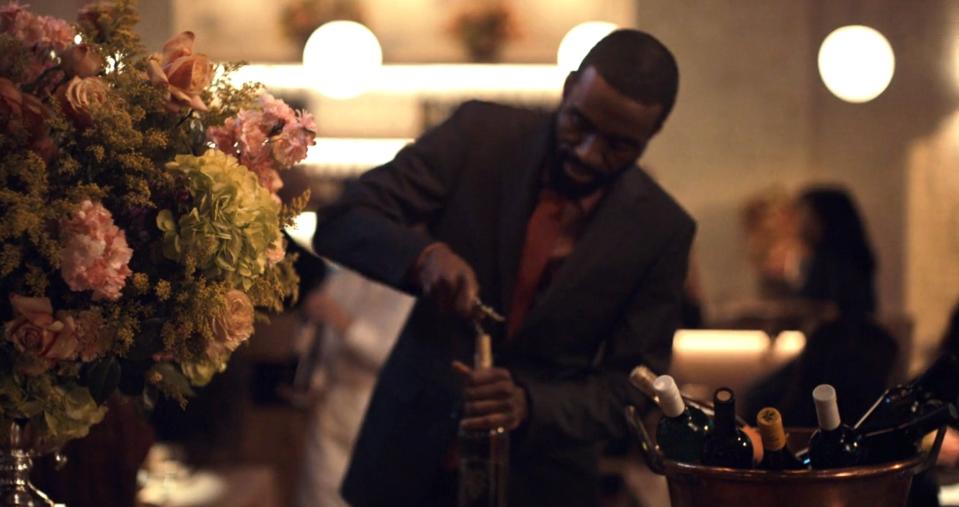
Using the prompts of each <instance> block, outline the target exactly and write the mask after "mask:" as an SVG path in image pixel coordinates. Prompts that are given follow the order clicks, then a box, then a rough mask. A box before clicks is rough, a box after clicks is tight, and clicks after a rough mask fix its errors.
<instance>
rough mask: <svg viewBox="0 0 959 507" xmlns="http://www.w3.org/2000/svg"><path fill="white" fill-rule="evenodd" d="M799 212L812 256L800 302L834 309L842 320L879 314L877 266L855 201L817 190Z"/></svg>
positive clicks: (838, 191)
mask: <svg viewBox="0 0 959 507" xmlns="http://www.w3.org/2000/svg"><path fill="white" fill-rule="evenodd" d="M796 208H797V210H796V211H797V213H798V215H799V234H800V240H801V243H802V244H803V245H805V248H806V250H807V251H806V252H805V253H806V254H807V257H806V260H805V262H804V263H803V266H802V272H803V273H804V277H803V281H802V285H801V287H800V289H799V296H800V297H802V298H805V299H809V300H813V301H821V302H827V303H830V304H832V305H834V306H835V309H836V310H837V311H838V312H839V313H840V314H850V313H852V314H872V313H874V312H875V310H876V293H875V284H874V281H873V280H874V278H875V272H876V260H875V256H874V255H873V253H872V247H871V246H870V244H869V238H868V237H867V235H866V228H865V226H864V225H863V221H862V218H861V217H860V215H859V212H858V210H857V209H856V205H855V203H854V202H853V200H852V197H851V196H850V195H849V193H848V192H847V191H846V190H845V189H843V188H841V187H826V186H821V187H812V188H809V189H807V190H806V191H804V192H803V193H802V194H801V195H800V196H799V199H798V200H797V205H796Z"/></svg>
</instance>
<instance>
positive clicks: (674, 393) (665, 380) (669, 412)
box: [653, 375, 686, 417]
mask: <svg viewBox="0 0 959 507" xmlns="http://www.w3.org/2000/svg"><path fill="white" fill-rule="evenodd" d="M653 389H654V390H655V391H656V396H658V397H659V407H660V408H661V409H662V410H663V415H665V416H666V417H676V416H678V415H680V414H682V413H683V411H684V410H686V403H685V402H683V397H682V395H681V394H679V387H677V386H676V381H675V380H673V377H671V376H669V375H660V376H658V377H656V380H654V381H653Z"/></svg>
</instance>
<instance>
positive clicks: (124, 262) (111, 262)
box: [60, 200, 133, 300]
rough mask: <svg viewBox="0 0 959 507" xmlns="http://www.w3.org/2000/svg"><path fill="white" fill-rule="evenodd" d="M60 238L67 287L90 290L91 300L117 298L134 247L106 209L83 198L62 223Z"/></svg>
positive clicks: (128, 269)
mask: <svg viewBox="0 0 959 507" xmlns="http://www.w3.org/2000/svg"><path fill="white" fill-rule="evenodd" d="M61 241H62V243H63V250H62V251H61V254H60V271H61V274H62V275H63V280H64V281H66V282H67V285H68V286H70V289H72V290H75V291H82V290H93V299H94V300H101V299H109V300H116V299H118V298H119V297H120V290H121V289H123V286H124V284H126V279H127V277H128V276H130V274H131V271H130V267H129V262H130V259H131V258H132V257H133V250H132V249H130V247H129V246H128V245H127V239H126V234H125V233H124V232H123V230H121V229H120V228H119V227H117V226H116V225H114V223H113V216H112V215H111V214H110V211H109V210H107V209H106V208H104V207H103V205H102V204H100V203H93V202H91V201H89V200H86V201H83V202H82V203H81V204H80V208H79V209H78V210H77V212H76V214H75V215H74V216H73V217H71V218H69V219H67V220H64V221H63V222H62V223H61Z"/></svg>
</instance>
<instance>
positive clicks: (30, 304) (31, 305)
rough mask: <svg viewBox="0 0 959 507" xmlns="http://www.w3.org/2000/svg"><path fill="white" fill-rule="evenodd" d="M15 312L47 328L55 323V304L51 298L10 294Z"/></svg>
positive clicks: (11, 304)
mask: <svg viewBox="0 0 959 507" xmlns="http://www.w3.org/2000/svg"><path fill="white" fill-rule="evenodd" d="M10 306H11V307H12V308H13V312H14V313H15V314H17V315H20V316H21V317H23V318H25V319H27V320H28V321H30V322H31V323H33V324H34V325H37V326H40V327H44V328H46V327H47V326H49V325H50V324H53V305H52V304H51V303H50V298H31V297H25V296H21V295H19V294H11V295H10Z"/></svg>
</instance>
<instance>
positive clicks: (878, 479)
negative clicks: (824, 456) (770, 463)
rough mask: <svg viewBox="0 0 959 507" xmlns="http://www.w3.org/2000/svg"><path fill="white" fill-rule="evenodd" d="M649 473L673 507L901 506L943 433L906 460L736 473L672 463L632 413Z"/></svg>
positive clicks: (803, 438)
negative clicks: (661, 479) (661, 482)
mask: <svg viewBox="0 0 959 507" xmlns="http://www.w3.org/2000/svg"><path fill="white" fill-rule="evenodd" d="M627 418H628V419H629V421H630V424H631V425H632V427H633V429H634V430H636V433H637V434H638V435H639V438H640V443H641V444H642V451H643V457H644V458H645V459H646V463H647V464H648V465H649V468H650V469H651V470H652V471H654V472H656V473H658V474H661V475H665V476H666V481H667V483H668V485H669V499H670V502H671V503H672V507H768V506H771V507H810V506H816V507H903V506H905V505H906V500H907V498H908V495H909V486H910V485H911V484H912V478H913V476H915V475H916V474H918V473H920V472H922V471H924V470H927V469H928V468H929V467H931V466H932V465H933V464H935V461H936V456H937V455H938V453H939V448H940V446H941V445H942V438H943V436H944V435H945V428H940V430H939V432H938V434H937V435H936V439H935V441H934V443H933V446H932V448H931V449H930V450H929V451H928V452H926V453H925V454H923V455H920V456H917V457H915V458H912V459H908V460H904V461H896V462H891V463H884V464H881V465H874V466H862V467H852V468H839V469H834V470H792V471H783V472H770V471H766V470H737V469H733V468H718V467H707V466H701V465H689V464H685V463H676V462H674V461H670V460H665V459H663V456H662V454H661V453H660V452H659V449H658V448H657V447H656V446H655V444H654V442H653V440H652V438H650V436H649V434H648V432H647V431H646V429H645V427H644V426H643V424H642V421H640V420H639V419H638V418H637V417H636V415H635V412H634V411H633V410H632V407H630V408H629V409H627ZM789 431H790V435H789V439H790V446H791V448H793V449H799V448H802V447H805V445H806V443H807V442H808V440H809V437H810V435H811V434H812V430H810V429H790V430H789Z"/></svg>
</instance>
